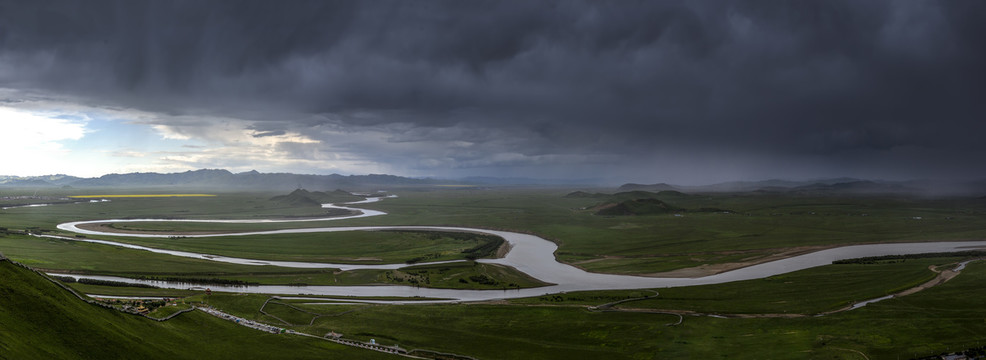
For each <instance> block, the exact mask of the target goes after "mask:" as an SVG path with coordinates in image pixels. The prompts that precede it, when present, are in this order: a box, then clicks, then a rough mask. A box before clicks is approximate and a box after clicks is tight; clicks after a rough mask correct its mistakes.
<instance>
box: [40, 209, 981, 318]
mask: <svg viewBox="0 0 986 360" xmlns="http://www.w3.org/2000/svg"><path fill="white" fill-rule="evenodd" d="M378 200H380V198H369V199H367V200H364V201H359V202H355V203H348V204H346V205H355V204H363V203H369V202H374V201H378ZM323 207H326V208H338V209H345V210H353V211H360V212H361V213H360V214H358V215H350V216H341V217H334V218H320V219H286V220H280V219H278V220H173V219H167V220H162V219H109V220H91V221H77V222H70V223H63V224H59V225H58V228H59V229H61V230H65V231H72V232H76V233H80V234H86V235H95V236H132V237H158V238H166V237H169V236H171V235H163V234H119V233H111V232H103V231H95V230H87V229H81V228H79V226H80V225H85V224H94V223H120V222H148V221H180V222H212V223H275V222H300V221H326V220H343V219H352V218H357V217H368V216H381V215H386V213H384V212H382V211H376V210H367V209H358V208H349V207H343V206H335V205H330V204H326V205H323ZM409 229H420V230H440V231H467V232H476V233H484V234H491V235H496V236H500V237H502V238H503V239H504V240H506V241H507V242H508V243H509V244H510V251H509V252H508V253H507V254H506V256H504V257H502V258H498V259H480V260H477V261H478V262H482V263H490V264H500V265H505V266H510V267H513V268H515V269H517V270H519V271H522V272H524V273H526V274H528V275H530V276H532V277H534V278H537V279H539V280H541V281H544V282H548V283H552V284H555V285H550V286H544V287H539V288H529V289H512V290H453V289H430V288H420V287H413V286H394V285H365V286H281V285H256V286H219V285H208V287H209V288H211V289H212V290H213V291H224V292H240V293H267V294H295V295H328V296H357V297H406V298H411V299H408V301H391V303H393V302H397V303H401V302H414V303H419V302H420V301H414V299H413V298H415V297H419V298H431V299H445V300H439V301H440V302H456V301H482V300H496V299H508V298H519V297H530V296H539V295H543V294H550V293H558V292H568V291H581V290H616V289H643V288H664V287H679V286H692V285H707V284H719V283H725V282H732V281H741V280H751V279H759V278H764V277H768V276H773V275H778V274H783V273H788V272H792V271H797V270H803V269H807V268H812V267H816V266H822V265H828V264H831V263H832V261H835V260H842V259H850V258H858V257H867V256H881V255H904V254H920V253H928V252H953V251H963V250H970V249H980V248H986V241H958V242H955V241H953V242H926V243H893V244H870V245H852V246H844V247H838V248H832V249H827V250H821V251H817V252H814V253H809V254H804V255H799V256H794V257H790V258H786V259H782V260H776V261H772V262H767V263H763V264H759V265H753V266H749V267H745V268H741V269H736V270H732V271H728V272H724V273H720V274H716V275H710V276H705V277H698V278H655V277H642V276H630V275H612V274H598V273H590V272H586V271H584V270H582V269H579V268H576V267H574V266H571V265H567V264H562V263H559V262H558V261H557V260H556V259H555V257H554V252H555V250H557V249H558V246H557V245H555V243H553V242H550V241H548V240H545V239H542V238H540V237H538V236H534V235H529V234H521V233H515V232H509V231H494V230H485V229H475V228H465V227H446V226H360V227H320V228H297V229H284V230H270V231H253V232H240V233H225V234H196V235H187V237H216V236H244V235H264V234H293V233H312V232H338V231H375V230H409ZM58 238H61V239H66V240H74V241H86V242H94V243H100V244H105V245H112V246H120V247H126V248H132V249H138V250H145V251H153V252H157V253H164V254H170V255H174V256H182V257H191V258H199V259H207V260H212V261H221V262H228V263H237V264H246V265H275V266H283V267H295V268H337V269H340V270H354V269H396V268H401V267H405V266H407V265H406V264H385V265H352V264H328V263H311V262H288V261H267V260H260V259H243V258H232V257H224V256H217V255H210V254H200V253H192V252H182V251H171V250H162V249H154V248H149V247H144V246H136V245H131V244H124V243H118V242H113V241H106V240H96V239H84V238H70V237H58ZM424 264H428V263H421V264H416V265H424ZM52 275H59V276H71V277H76V278H78V277H79V276H76V275H69V274H52ZM84 277H85V278H91V279H101V280H111V281H122V282H129V283H139V284H147V285H154V286H158V287H162V288H172V289H187V288H190V287H196V285H194V284H189V283H181V282H167V281H149V280H137V279H128V278H119V277H112V276H91V275H85V276H84ZM198 287H201V285H199V286H198ZM429 302H436V301H435V300H431V301H429Z"/></svg>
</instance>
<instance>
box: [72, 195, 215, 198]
mask: <svg viewBox="0 0 986 360" xmlns="http://www.w3.org/2000/svg"><path fill="white" fill-rule="evenodd" d="M203 196H216V195H211V194H132V195H75V196H69V197H70V198H75V199H87V198H145V197H203Z"/></svg>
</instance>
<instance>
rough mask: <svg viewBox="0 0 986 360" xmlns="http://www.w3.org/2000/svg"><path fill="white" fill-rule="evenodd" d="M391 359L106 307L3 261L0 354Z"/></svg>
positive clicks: (194, 319)
mask: <svg viewBox="0 0 986 360" xmlns="http://www.w3.org/2000/svg"><path fill="white" fill-rule="evenodd" d="M385 357H386V358H392V357H391V356H387V355H385V354H382V353H377V352H373V351H366V350H358V349H355V348H350V347H346V346H342V345H338V344H335V343H331V342H327V341H323V340H318V339H308V338H302V337H299V336H292V335H274V334H268V333H264V332H260V331H256V330H252V329H248V328H246V327H242V326H238V325H234V324H233V323H230V322H227V321H224V320H220V319H218V318H215V317H213V316H210V315H207V314H205V313H202V312H199V311H193V312H190V313H186V314H182V315H180V316H178V317H176V318H174V319H172V320H169V321H166V322H156V321H153V320H150V319H147V318H143V317H139V316H136V315H130V314H125V313H121V312H119V311H116V310H112V309H106V308H102V307H99V306H96V305H92V304H88V303H86V302H84V301H81V300H79V299H78V298H76V297H75V296H74V295H72V294H71V293H69V292H68V291H65V290H64V289H62V288H60V287H58V286H57V285H55V284H53V283H51V282H50V281H48V280H47V279H45V278H43V277H41V276H40V275H38V274H35V273H34V272H32V271H30V270H28V269H25V268H22V267H20V266H18V265H16V264H14V263H12V262H10V261H7V260H0V359H191V358H215V359H220V358H222V359H228V358H265V359H276V358H284V359H316V358H318V359H325V358H334V359H354V358H356V359H369V358H373V359H376V358H385Z"/></svg>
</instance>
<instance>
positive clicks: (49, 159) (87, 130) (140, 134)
mask: <svg viewBox="0 0 986 360" xmlns="http://www.w3.org/2000/svg"><path fill="white" fill-rule="evenodd" d="M0 133H2V134H4V135H5V136H4V145H5V147H6V151H5V152H6V153H7V154H10V155H13V156H5V157H4V158H5V159H4V162H3V166H2V168H0V174H3V175H21V176H31V175H50V174H56V173H57V174H68V175H74V176H85V177H91V176H100V175H103V174H107V173H113V172H133V171H150V169H152V168H155V166H154V165H151V164H153V163H154V160H153V158H154V156H155V154H160V153H164V152H169V151H179V150H181V149H182V147H183V146H184V145H188V144H189V143H192V142H191V141H177V140H172V139H166V138H165V137H163V136H161V134H159V133H158V132H156V131H154V129H152V128H151V127H149V126H146V125H142V124H137V123H133V122H130V121H128V120H126V119H121V118H115V117H112V116H107V114H105V113H102V112H101V111H98V110H93V111H85V112H80V111H78V110H71V111H58V110H47V111H36V110H29V109H18V108H11V107H0ZM149 160H150V162H151V164H148V162H149ZM148 165H151V166H150V167H149V166H148ZM157 167H160V166H157ZM161 168H162V170H164V169H166V168H167V167H161ZM182 170H184V169H182Z"/></svg>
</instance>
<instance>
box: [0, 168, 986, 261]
mask: <svg viewBox="0 0 986 360" xmlns="http://www.w3.org/2000/svg"><path fill="white" fill-rule="evenodd" d="M569 192H570V190H568V189H555V190H551V189H532V190H525V189H506V190H503V189H501V190H482V189H472V188H466V189H451V190H450V189H444V190H433V191H411V190H406V192H402V193H400V194H399V195H400V197H398V198H392V199H386V200H383V201H380V202H376V203H370V204H362V205H360V206H363V207H366V208H372V209H376V210H382V211H386V212H388V213H389V214H388V215H385V216H376V217H369V218H359V219H348V220H342V221H325V222H310V223H308V222H306V223H277V224H201V223H131V224H116V225H115V226H127V227H136V228H141V229H148V230H156V231H228V230H232V231H248V230H259V229H280V228H293V227H324V226H358V225H452V226H468V227H480V228H490V229H505V230H513V231H520V232H531V233H534V234H537V235H540V236H542V237H544V238H546V239H549V240H551V241H554V242H556V243H558V244H559V246H560V248H559V250H558V251H557V253H556V257H557V258H558V259H559V260H561V261H563V262H567V263H571V264H574V265H576V266H579V267H582V268H585V269H587V270H589V271H597V272H610V273H626V274H646V273H655V272H662V271H669V270H674V269H679V268H684V267H691V266H697V265H702V264H716V263H725V262H737V261H756V260H757V259H760V258H764V257H766V256H769V255H771V254H776V253H778V252H781V251H783V249H788V248H791V247H800V246H834V245H844V244H855V243H873V242H899V241H941V240H971V239H982V238H986V200H983V199H973V198H968V199H966V198H947V199H926V198H917V197H902V196H901V197H896V196H835V195H833V196H820V195H814V196H808V195H793V194H784V195H778V194H759V193H744V194H699V195H695V194H692V195H690V194H681V193H675V192H662V193H646V192H633V193H624V194H618V195H612V196H609V197H607V196H606V195H603V196H599V197H596V196H592V197H566V196H565V195H566V194H568V193H569ZM609 193H610V194H612V193H613V191H610V192H609ZM218 195H219V196H216V197H210V198H151V199H128V198H121V199H115V200H114V201H112V202H109V203H93V204H88V203H87V204H74V205H58V206H49V207H43V208H19V209H10V210H6V211H4V216H3V217H0V227H9V228H24V227H28V226H36V227H40V228H44V229H52V228H54V225H55V224H57V223H60V222H64V221H69V220H82V219H100V218H119V217H130V218H139V217H164V218H178V217H181V218H240V219H244V218H246V219H249V218H267V217H281V218H283V217H285V216H288V217H291V216H316V215H319V214H322V213H323V212H324V211H325V210H323V209H320V208H318V207H315V206H302V205H298V204H286V203H284V202H277V201H272V200H270V199H271V198H272V197H274V196H275V194H248V193H231V194H218ZM280 195H283V194H280ZM640 196H644V197H645V198H655V199H659V200H660V201H662V202H663V203H666V204H668V206H669V207H672V208H675V209H683V210H682V211H680V212H679V213H680V214H678V215H682V216H675V214H671V213H659V214H650V215H646V214H645V215H625V216H602V215H597V212H598V210H596V209H597V207H598V206H600V205H601V204H605V203H607V202H613V201H627V198H628V197H640ZM703 209H718V210H723V211H703ZM918 217H919V218H920V220H918V219H915V218H918ZM248 252H249V251H248Z"/></svg>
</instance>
